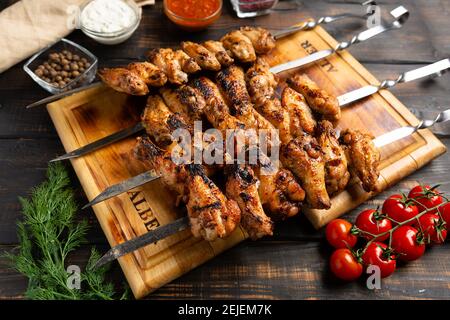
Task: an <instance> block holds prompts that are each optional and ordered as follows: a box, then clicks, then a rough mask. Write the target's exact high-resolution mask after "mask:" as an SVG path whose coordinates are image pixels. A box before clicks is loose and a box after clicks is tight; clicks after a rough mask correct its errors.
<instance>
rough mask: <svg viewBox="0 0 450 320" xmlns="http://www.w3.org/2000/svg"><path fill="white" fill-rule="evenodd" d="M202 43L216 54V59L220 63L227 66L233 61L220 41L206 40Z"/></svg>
mask: <svg viewBox="0 0 450 320" xmlns="http://www.w3.org/2000/svg"><path fill="white" fill-rule="evenodd" d="M202 45H203V46H204V47H205V48H206V49H208V50H209V51H210V52H211V53H213V54H214V55H215V56H216V59H217V60H218V61H219V63H220V64H221V65H222V67H227V66H229V65H232V64H233V63H234V59H233V58H232V57H231V56H230V55H229V54H228V52H227V50H226V49H225V48H224V47H223V44H222V42H220V41H214V40H208V41H205V42H203V43H202Z"/></svg>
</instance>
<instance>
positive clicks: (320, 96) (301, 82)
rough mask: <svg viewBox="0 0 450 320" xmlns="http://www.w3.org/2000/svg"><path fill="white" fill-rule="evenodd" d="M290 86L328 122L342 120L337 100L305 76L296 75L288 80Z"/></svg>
mask: <svg viewBox="0 0 450 320" xmlns="http://www.w3.org/2000/svg"><path fill="white" fill-rule="evenodd" d="M287 83H288V85H289V86H290V87H291V88H293V89H294V90H295V91H297V92H300V93H301V94H302V95H303V96H304V97H305V98H306V101H308V104H309V106H310V107H311V109H312V110H313V111H315V112H317V113H319V114H321V115H322V116H323V117H324V118H325V119H326V120H330V121H338V120H339V119H340V118H341V108H340V107H339V102H338V100H337V98H336V97H335V96H333V95H331V94H329V93H328V92H327V91H325V90H323V89H321V88H319V86H318V85H317V84H316V83H315V82H314V81H312V80H311V79H310V78H309V77H308V76H307V75H305V74H296V75H295V76H293V77H292V78H289V79H288V80H287Z"/></svg>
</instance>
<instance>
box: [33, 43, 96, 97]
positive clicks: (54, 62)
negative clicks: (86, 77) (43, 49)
mask: <svg viewBox="0 0 450 320" xmlns="http://www.w3.org/2000/svg"><path fill="white" fill-rule="evenodd" d="M90 66H91V63H90V62H89V61H88V60H87V59H86V58H85V57H80V56H79V55H78V54H74V53H72V52H70V51H68V50H63V51H61V52H52V53H50V54H49V55H48V60H47V61H45V62H44V63H42V64H41V65H39V66H38V67H37V68H36V70H34V73H35V74H36V75H37V76H38V77H39V78H41V79H42V80H44V81H45V82H47V83H49V84H50V85H52V86H54V87H58V88H64V87H65V86H66V85H67V84H68V83H69V82H71V81H72V80H74V79H75V78H77V77H78V76H79V75H80V74H82V73H83V72H84V71H86V70H87V69H88V68H89V67H90Z"/></svg>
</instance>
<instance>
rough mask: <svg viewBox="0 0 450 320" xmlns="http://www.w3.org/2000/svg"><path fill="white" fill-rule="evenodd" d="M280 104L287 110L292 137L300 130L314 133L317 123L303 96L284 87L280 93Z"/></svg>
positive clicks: (296, 135) (300, 131) (299, 133)
mask: <svg viewBox="0 0 450 320" xmlns="http://www.w3.org/2000/svg"><path fill="white" fill-rule="evenodd" d="M281 105H282V106H283V107H284V108H285V109H286V110H288V112H289V118H290V119H291V121H290V125H291V128H290V132H291V135H292V136H293V137H298V136H300V135H301V133H302V132H306V133H309V134H313V133H314V129H315V127H316V125H317V123H316V120H315V119H314V117H313V115H312V112H311V109H310V108H309V106H308V105H307V104H306V101H305V98H304V97H303V96H302V95H301V94H300V93H298V92H297V91H295V90H293V89H291V88H289V87H286V88H285V89H284V90H283V93H282V94H281Z"/></svg>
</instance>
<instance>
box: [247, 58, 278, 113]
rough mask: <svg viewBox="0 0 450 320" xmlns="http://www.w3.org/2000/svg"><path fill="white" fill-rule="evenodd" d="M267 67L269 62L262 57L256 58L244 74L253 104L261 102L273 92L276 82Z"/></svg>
mask: <svg viewBox="0 0 450 320" xmlns="http://www.w3.org/2000/svg"><path fill="white" fill-rule="evenodd" d="M269 69H270V66H269V64H268V63H267V62H266V61H265V60H264V59H263V58H257V59H256V62H255V63H254V64H253V65H252V66H251V67H250V68H249V69H248V70H247V72H246V74H245V78H246V81H247V88H248V91H249V93H250V96H251V98H252V101H253V103H255V104H258V103H262V102H263V101H264V100H267V99H270V98H272V97H273V96H274V94H275V88H276V87H277V85H278V82H277V79H276V78H275V75H274V74H273V73H272V72H270V70H269Z"/></svg>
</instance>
